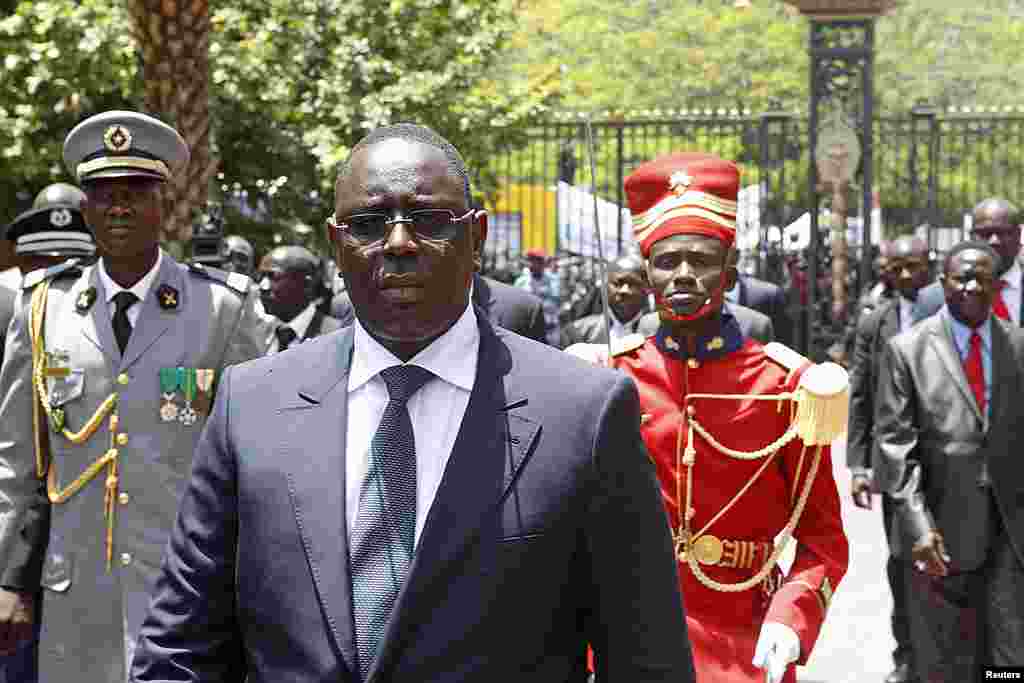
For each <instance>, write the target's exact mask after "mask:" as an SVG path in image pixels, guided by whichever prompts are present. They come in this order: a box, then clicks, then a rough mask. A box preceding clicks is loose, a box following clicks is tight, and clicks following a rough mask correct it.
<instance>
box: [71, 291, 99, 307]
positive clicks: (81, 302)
mask: <svg viewBox="0 0 1024 683" xmlns="http://www.w3.org/2000/svg"><path fill="white" fill-rule="evenodd" d="M95 301H96V288H95V287H90V288H89V289H84V290H82V293H81V294H79V295H78V298H77V299H76V300H75V310H77V311H78V312H79V313H85V312H86V311H88V310H89V309H90V308H92V305H93V303H94V302H95Z"/></svg>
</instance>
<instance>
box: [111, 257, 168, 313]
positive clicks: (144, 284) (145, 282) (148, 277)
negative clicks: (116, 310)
mask: <svg viewBox="0 0 1024 683" xmlns="http://www.w3.org/2000/svg"><path fill="white" fill-rule="evenodd" d="M163 260H164V250H163V249H159V248H158V249H157V250H156V263H154V264H153V267H152V268H150V269H149V272H148V273H146V274H145V275H143V276H142V278H141V279H140V280H139V281H138V282H136V283H135V284H134V285H132V286H131V287H127V288H126V287H122V286H121V285H119V284H117V283H116V282H114V280H113V278H111V277H110V275H109V274H108V273H107V266H106V263H105V259H103V258H100V267H99V269H98V270H99V274H100V282H102V283H103V291H104V292H106V294H107V303H110V302H111V301H113V300H114V297H115V296H117V294H119V293H120V292H124V291H128V292H131V293H132V294H134V295H135V296H136V298H137V299H138V300H139V301H140V302H142V301H145V300H146V297H147V296H148V295H149V290H150V289H152V287H153V280H155V279H156V274H157V273H159V272H160V264H161V262H162V261H163Z"/></svg>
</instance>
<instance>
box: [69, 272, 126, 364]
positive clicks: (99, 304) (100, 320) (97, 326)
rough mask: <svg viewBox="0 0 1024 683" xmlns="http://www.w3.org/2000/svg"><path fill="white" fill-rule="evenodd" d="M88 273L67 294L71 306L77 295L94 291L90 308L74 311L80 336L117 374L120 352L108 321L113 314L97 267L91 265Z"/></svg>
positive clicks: (76, 299)
mask: <svg viewBox="0 0 1024 683" xmlns="http://www.w3.org/2000/svg"><path fill="white" fill-rule="evenodd" d="M89 271H90V272H89V273H88V275H87V277H83V278H79V280H78V282H77V283H75V286H74V287H72V288H71V290H70V292H69V294H70V296H71V301H72V304H74V302H77V301H78V295H79V294H81V293H82V292H84V291H85V290H86V289H87V288H89V287H92V288H93V289H95V290H96V301H95V302H94V303H93V305H92V307H91V308H90V309H89V310H88V311H86V312H85V313H78V312H77V309H76V315H78V316H80V317H81V319H82V335H83V336H84V337H85V338H86V339H88V340H89V341H90V342H92V343H93V345H94V346H96V348H97V349H99V350H100V353H102V354H103V357H104V358H105V359H106V360H107V367H108V368H110V373H111V374H112V375H113V374H115V373H116V372H117V366H118V364H119V363H120V362H121V352H120V350H119V349H118V348H117V340H116V339H114V328H113V325H112V323H111V321H110V318H111V316H112V315H113V312H112V311H111V310H110V306H108V305H107V293H106V290H104V289H103V285H102V283H101V281H100V276H99V266H98V265H93V266H91V267H90V269H89Z"/></svg>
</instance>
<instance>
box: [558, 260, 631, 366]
mask: <svg viewBox="0 0 1024 683" xmlns="http://www.w3.org/2000/svg"><path fill="white" fill-rule="evenodd" d="M648 290H649V288H648V286H647V269H646V267H645V266H644V260H643V259H642V258H641V257H640V256H638V255H628V256H623V257H622V258H620V259H618V260H616V261H612V262H611V263H609V264H608V295H607V296H608V312H609V313H611V320H608V321H606V320H605V315H604V312H603V311H602V312H600V313H594V314H592V315H587V316H584V317H582V318H580V319H579V320H573V321H571V322H569V323H566V324H565V325H563V326H562V348H563V349H564V348H566V347H568V346H570V345H572V344H575V343H577V342H583V343H593V344H605V343H607V342H608V333H609V331H610V332H611V337H612V340H613V341H617V340H619V339H622V338H623V337H625V336H627V335H630V334H636V333H637V332H639V327H640V319H641V318H642V317H643V314H644V313H645V312H646V310H647V293H648ZM599 291H600V290H599ZM609 327H610V328H611V329H610V330H609Z"/></svg>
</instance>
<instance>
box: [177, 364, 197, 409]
mask: <svg viewBox="0 0 1024 683" xmlns="http://www.w3.org/2000/svg"><path fill="white" fill-rule="evenodd" d="M178 376H179V377H180V378H181V390H182V392H183V393H184V394H185V405H191V403H192V399H194V398H195V397H196V369H195V368H178Z"/></svg>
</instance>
